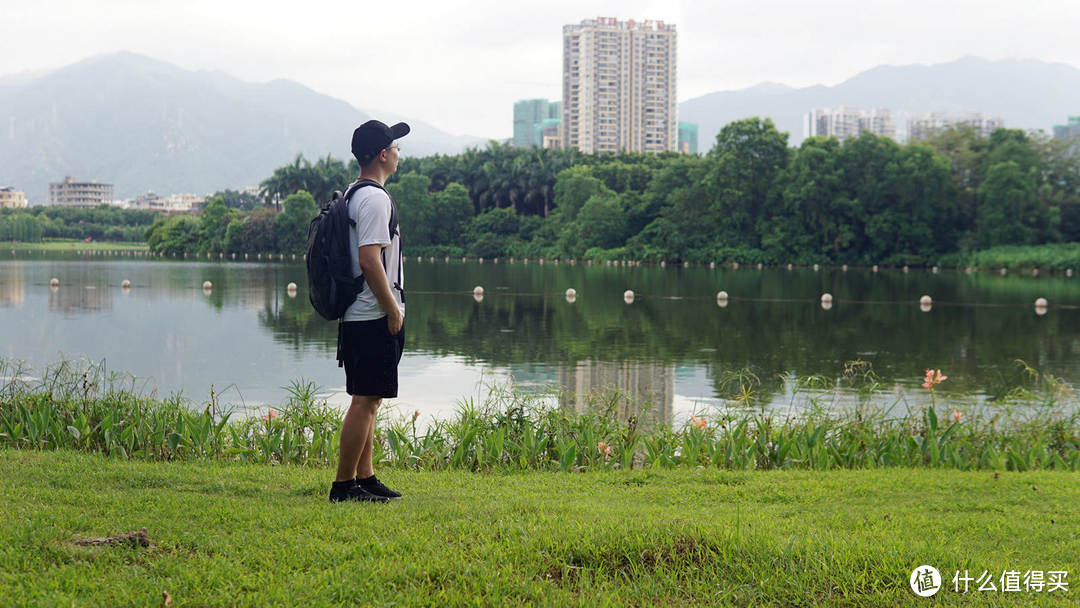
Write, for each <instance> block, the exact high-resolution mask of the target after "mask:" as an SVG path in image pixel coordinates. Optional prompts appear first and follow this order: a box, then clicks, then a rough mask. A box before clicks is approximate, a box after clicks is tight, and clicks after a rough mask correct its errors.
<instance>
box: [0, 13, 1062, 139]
mask: <svg viewBox="0 0 1080 608" xmlns="http://www.w3.org/2000/svg"><path fill="white" fill-rule="evenodd" d="M469 6H470V10H469V11H468V13H469V14H474V15H481V17H474V18H471V19H467V20H462V17H461V15H462V13H463V11H462V10H461V5H459V4H457V3H424V2H405V3H399V4H397V5H394V6H392V7H386V6H360V5H357V4H355V3H346V2H341V3H336V2H331V3H328V4H326V5H325V7H324V10H321V11H307V12H300V13H298V12H296V11H284V10H274V9H268V8H266V7H265V6H263V5H254V4H252V3H245V2H237V3H229V4H228V5H222V4H221V3H211V2H205V1H202V0H197V1H195V2H192V3H186V4H185V5H183V6H179V5H177V6H173V5H169V4H165V5H161V4H157V3H151V4H145V5H144V4H131V3H120V2H117V1H114V0H98V1H96V2H81V3H76V2H67V1H64V0H56V1H53V2H34V3H31V2H20V1H18V0H16V1H14V2H10V3H8V6H6V7H5V12H6V16H8V17H10V21H11V23H13V24H14V27H12V28H10V30H9V34H8V35H7V36H6V37H5V38H4V39H3V40H0V49H2V52H0V75H4V76H8V75H12V74H20V73H25V72H31V73H33V72H41V71H44V70H48V69H55V68H58V67H61V66H64V65H67V64H70V63H73V62H75V61H78V60H80V59H84V58H86V57H89V56H93V55H98V54H103V53H109V52H115V51H119V50H130V51H133V52H138V53H144V54H147V55H151V56H154V57H159V58H161V59H163V60H166V61H170V62H172V63H175V64H177V65H179V66H181V67H184V68H186V69H195V70H211V71H222V72H225V73H227V74H230V75H233V76H235V77H237V78H240V79H243V80H245V81H249V82H266V81H270V80H273V79H278V78H285V79H290V80H295V81H297V82H300V83H302V84H304V85H306V86H309V87H311V88H313V89H315V90H317V91H320V92H324V93H326V94H328V95H333V96H335V97H338V98H341V99H344V100H345V101H348V102H349V103H351V104H352V105H354V106H356V107H358V108H360V109H363V110H365V111H369V112H376V113H383V112H387V111H390V112H393V113H394V114H397V115H401V116H408V117H412V118H415V119H417V120H424V121H426V122H429V123H431V124H433V125H434V126H436V127H438V128H440V129H443V130H445V131H447V132H449V133H454V134H469V135H476V136H483V137H491V138H495V139H507V138H509V137H510V136H511V128H512V124H511V121H510V120H509V119H508V116H509V114H510V112H511V108H512V104H513V102H514V101H516V100H518V99H528V98H549V99H559V98H560V93H561V79H560V75H561V74H560V73H561V65H560V63H561V62H560V60H561V52H560V47H561V36H560V32H561V26H562V25H564V24H566V23H577V22H580V21H581V20H582V19H590V18H596V17H614V18H618V19H628V18H635V19H653V20H658V21H659V20H663V21H666V22H670V23H674V24H676V25H677V26H678V28H679V81H678V91H679V98H678V101H685V100H688V99H692V98H696V97H700V96H701V95H704V94H707V93H710V92H715V91H724V90H740V89H744V88H747V87H750V86H753V85H755V84H758V83H761V82H781V83H784V84H786V85H789V86H792V87H802V86H809V85H814V84H822V85H827V86H828V85H835V84H837V83H839V82H842V81H843V80H845V79H847V78H850V77H852V76H854V75H856V74H858V73H859V72H861V71H863V70H866V69H869V68H872V67H874V66H877V65H883V64H888V65H907V64H927V63H936V62H944V61H951V60H955V59H957V58H959V57H964V56H969V55H975V56H979V57H985V58H987V59H990V60H1000V59H1007V58H1019V59H1023V58H1037V59H1040V60H1043V61H1051V62H1061V63H1066V64H1069V65H1073V66H1080V47H1076V46H1075V45H1071V44H1070V43H1069V42H1068V41H1069V40H1071V39H1072V33H1071V31H1070V25H1069V24H1070V23H1075V19H1077V18H1080V6H1076V5H1075V4H1074V3H1068V2H1041V3H1039V5H1038V10H1025V11H1016V10H1010V9H1009V8H1008V7H996V6H986V5H984V4H977V3H975V2H970V1H967V0H961V1H958V2H953V3H949V4H947V5H940V3H934V4H931V3H930V2H924V1H921V0H917V1H915V2H912V3H908V4H905V5H903V6H898V5H894V4H886V3H881V4H879V5H877V6H875V7H873V10H865V8H866V7H865V3H855V2H852V1H848V0H844V1H839V0H838V1H833V2H827V3H824V4H817V5H814V6H809V5H804V4H802V3H792V2H779V1H776V0H774V1H765V2H761V3H755V4H754V5H752V6H747V5H744V3H738V2H721V3H708V2H689V1H684V2H658V1H652V2H636V1H632V2H625V3H620V4H614V3H611V2H581V3H579V2H574V3H571V2H562V1H561V0H553V1H552V2H547V3H544V4H539V3H535V4H532V5H529V4H525V5H514V6H513V7H510V6H502V5H499V4H496V3H488V2H486V0H485V1H481V2H479V3H474V4H470V5H469ZM116 10H123V11H124V16H125V18H124V19H120V20H118V19H115V18H114V16H115V13H116ZM925 14H933V15H934V17H935V18H934V19H925V18H924V15H925ZM253 15H258V16H259V18H258V19H252V16H253ZM331 16H333V19H330V18H328V17H331ZM365 21H378V22H380V23H386V24H387V27H382V28H375V31H370V30H365V37H366V40H367V42H365V44H364V45H363V46H364V50H363V51H357V52H356V53H350V52H337V53H334V54H331V55H328V54H327V53H326V52H325V47H326V44H327V43H328V42H327V41H334V44H337V45H338V46H340V41H341V40H345V39H347V38H348V35H349V34H350V33H351V32H352V30H353V28H354V24H355V23H362V22H365ZM446 23H451V24H453V26H452V27H446ZM391 25H398V26H397V27H391ZM811 26H812V27H811ZM314 32H318V34H319V35H317V36H315V35H308V34H312V33H314ZM58 34H59V35H58ZM735 58H738V60H737V61H735V60H734V59H735ZM370 65H380V66H385V69H384V70H382V71H381V73H380V74H379V78H378V80H379V82H381V83H383V85H384V86H383V89H384V90H385V91H379V90H375V89H374V88H373V87H371V86H370V85H371V81H372V79H371V78H361V77H359V76H357V77H354V78H351V77H350V75H351V74H361V73H365V70H366V69H367V66H370ZM3 81H4V79H2V78H0V84H2V83H3ZM432 91H437V94H432ZM1062 120H1064V117H1063V118H1062Z"/></svg>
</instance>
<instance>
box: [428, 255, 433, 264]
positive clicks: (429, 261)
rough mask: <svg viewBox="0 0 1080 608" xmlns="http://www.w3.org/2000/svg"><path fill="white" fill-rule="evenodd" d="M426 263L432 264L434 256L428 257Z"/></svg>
mask: <svg viewBox="0 0 1080 608" xmlns="http://www.w3.org/2000/svg"><path fill="white" fill-rule="evenodd" d="M428 263H430V264H434V263H435V256H430V257H428Z"/></svg>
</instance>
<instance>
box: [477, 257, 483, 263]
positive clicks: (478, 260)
mask: <svg viewBox="0 0 1080 608" xmlns="http://www.w3.org/2000/svg"><path fill="white" fill-rule="evenodd" d="M476 261H477V262H479V263H481V264H483V263H484V258H476Z"/></svg>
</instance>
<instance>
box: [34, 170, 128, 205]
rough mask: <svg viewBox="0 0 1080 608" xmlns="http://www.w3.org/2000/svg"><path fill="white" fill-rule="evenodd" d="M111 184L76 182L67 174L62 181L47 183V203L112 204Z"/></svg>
mask: <svg viewBox="0 0 1080 608" xmlns="http://www.w3.org/2000/svg"><path fill="white" fill-rule="evenodd" d="M112 200H113V185H112V184H102V183H99V182H77V181H75V180H74V178H72V177H70V176H68V177H65V178H64V181H62V182H53V183H51V184H49V204H50V205H62V206H65V207H97V206H98V205H109V204H112Z"/></svg>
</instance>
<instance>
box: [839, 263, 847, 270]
mask: <svg viewBox="0 0 1080 608" xmlns="http://www.w3.org/2000/svg"><path fill="white" fill-rule="evenodd" d="M840 270H843V271H844V272H847V264H844V265H843V266H841V267H840Z"/></svg>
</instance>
